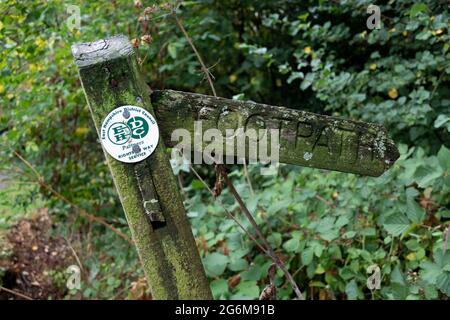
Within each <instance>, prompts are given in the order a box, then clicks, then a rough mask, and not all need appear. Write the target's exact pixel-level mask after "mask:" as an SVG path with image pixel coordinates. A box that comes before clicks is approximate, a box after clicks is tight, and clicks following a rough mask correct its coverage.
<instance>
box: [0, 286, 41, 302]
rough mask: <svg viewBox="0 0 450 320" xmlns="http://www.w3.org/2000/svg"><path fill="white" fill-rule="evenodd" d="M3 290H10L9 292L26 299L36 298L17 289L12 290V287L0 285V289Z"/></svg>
mask: <svg viewBox="0 0 450 320" xmlns="http://www.w3.org/2000/svg"><path fill="white" fill-rule="evenodd" d="M1 290H3V291H6V292H8V293H11V294H13V295H16V296H18V297H21V298H24V299H26V300H34V299H33V298H30V297H29V296H26V295H24V294H23V293H20V292H17V291H14V290H11V289H8V288H5V287H2V286H0V291H1Z"/></svg>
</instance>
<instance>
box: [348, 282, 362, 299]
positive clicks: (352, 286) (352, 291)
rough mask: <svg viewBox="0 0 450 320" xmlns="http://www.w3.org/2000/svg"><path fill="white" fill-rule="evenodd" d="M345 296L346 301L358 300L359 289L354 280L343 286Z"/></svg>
mask: <svg viewBox="0 0 450 320" xmlns="http://www.w3.org/2000/svg"><path fill="white" fill-rule="evenodd" d="M345 294H346V295H347V299H348V300H357V299H358V296H359V289H358V285H357V284H356V280H355V279H353V280H352V281H350V282H349V283H347V285H346V286H345Z"/></svg>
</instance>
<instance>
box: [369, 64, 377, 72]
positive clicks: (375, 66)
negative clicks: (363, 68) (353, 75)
mask: <svg viewBox="0 0 450 320" xmlns="http://www.w3.org/2000/svg"><path fill="white" fill-rule="evenodd" d="M369 69H370V70H372V71H373V70H376V69H377V64H376V63H372V64H371V65H370V66H369Z"/></svg>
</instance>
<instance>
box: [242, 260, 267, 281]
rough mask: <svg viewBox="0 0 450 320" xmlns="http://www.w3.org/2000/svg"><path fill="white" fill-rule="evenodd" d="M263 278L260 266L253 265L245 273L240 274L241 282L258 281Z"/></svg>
mask: <svg viewBox="0 0 450 320" xmlns="http://www.w3.org/2000/svg"><path fill="white" fill-rule="evenodd" d="M262 276H263V270H262V268H261V266H260V265H258V264H254V265H252V266H251V267H250V268H249V269H248V270H247V271H244V272H242V273H241V279H242V280H252V281H258V280H260V279H261V278H262Z"/></svg>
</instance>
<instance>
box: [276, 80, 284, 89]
mask: <svg viewBox="0 0 450 320" xmlns="http://www.w3.org/2000/svg"><path fill="white" fill-rule="evenodd" d="M275 84H276V85H277V87H281V86H282V85H283V83H282V82H281V80H280V79H277V80H275Z"/></svg>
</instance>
